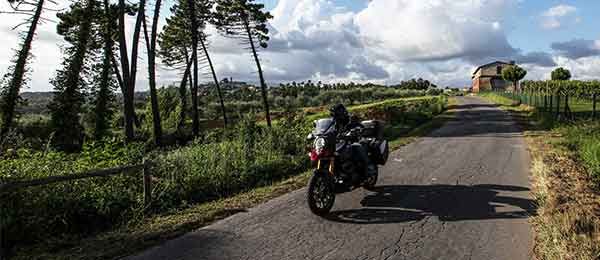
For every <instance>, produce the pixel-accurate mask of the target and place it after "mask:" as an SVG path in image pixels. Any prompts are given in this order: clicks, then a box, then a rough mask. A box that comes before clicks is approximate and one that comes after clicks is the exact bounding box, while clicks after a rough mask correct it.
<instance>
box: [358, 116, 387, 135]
mask: <svg viewBox="0 0 600 260" xmlns="http://www.w3.org/2000/svg"><path fill="white" fill-rule="evenodd" d="M361 124H362V125H363V126H364V128H363V132H362V135H363V136H364V137H370V138H377V139H383V122H382V121H377V120H368V121H362V122H361Z"/></svg>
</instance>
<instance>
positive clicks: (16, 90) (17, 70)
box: [0, 0, 44, 141]
mask: <svg viewBox="0 0 600 260" xmlns="http://www.w3.org/2000/svg"><path fill="white" fill-rule="evenodd" d="M9 2H10V3H15V1H13V0H11V1H9ZM43 7H44V0H40V1H38V2H37V4H36V5H35V13H34V14H33V16H32V17H31V25H30V26H29V29H28V31H27V34H26V35H25V36H24V37H23V43H22V44H20V46H19V47H20V48H19V51H18V52H17V54H16V57H15V59H14V60H13V61H12V62H13V63H14V64H13V65H11V66H9V68H8V70H9V72H8V73H7V74H5V75H4V77H3V78H2V81H0V87H1V89H0V115H1V119H0V141H2V139H3V138H4V136H5V135H6V134H8V132H9V131H10V130H11V127H12V124H13V120H14V119H15V109H16V107H17V106H18V105H19V104H20V101H22V100H21V96H20V95H19V94H20V91H21V88H22V86H23V85H24V84H25V82H26V79H27V78H26V75H27V72H28V70H27V62H28V61H29V58H30V51H31V46H32V42H33V37H34V36H35V32H36V28H37V26H38V23H39V21H40V17H41V15H42V10H43ZM19 11H20V12H22V13H27V12H30V11H21V10H19Z"/></svg>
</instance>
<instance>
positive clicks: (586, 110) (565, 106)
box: [491, 81, 600, 120]
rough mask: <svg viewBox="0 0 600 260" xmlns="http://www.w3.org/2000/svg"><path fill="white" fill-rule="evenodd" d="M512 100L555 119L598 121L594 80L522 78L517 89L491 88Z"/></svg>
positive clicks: (598, 87) (599, 90)
mask: <svg viewBox="0 0 600 260" xmlns="http://www.w3.org/2000/svg"><path fill="white" fill-rule="evenodd" d="M491 92H493V93H495V94H497V95H500V96H503V97H505V98H509V99H512V100H514V101H515V102H516V103H517V104H526V105H529V106H532V107H535V108H536V109H537V110H538V111H539V112H544V113H549V114H551V115H553V116H554V117H555V118H557V119H563V120H574V119H591V120H598V119H599V118H600V115H599V114H598V96H600V84H598V82H595V81H594V82H583V81H525V82H523V84H522V87H521V89H520V90H519V91H516V92H515V91H504V90H494V91H491Z"/></svg>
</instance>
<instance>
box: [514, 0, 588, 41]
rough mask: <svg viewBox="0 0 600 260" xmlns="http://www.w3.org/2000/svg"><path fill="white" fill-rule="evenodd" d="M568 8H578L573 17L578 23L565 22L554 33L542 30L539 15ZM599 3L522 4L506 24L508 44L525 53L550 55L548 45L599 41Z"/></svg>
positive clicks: (544, 0)
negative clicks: (584, 40) (578, 41)
mask: <svg viewBox="0 0 600 260" xmlns="http://www.w3.org/2000/svg"><path fill="white" fill-rule="evenodd" d="M561 4H562V5H565V4H566V5H571V6H574V7H576V8H577V10H576V11H575V15H576V16H577V17H579V18H580V19H581V21H580V22H579V23H572V22H567V24H566V25H565V26H564V27H561V28H558V29H556V30H552V31H548V30H544V29H543V28H541V27H540V25H539V19H540V13H541V12H543V11H544V10H548V9H550V8H552V7H553V6H558V5H561ZM599 11H600V1H596V0H576V1H560V0H525V1H522V2H521V3H520V4H519V5H518V7H517V8H516V12H515V14H514V16H515V17H514V18H513V19H510V20H509V21H508V24H509V25H510V27H509V28H508V39H509V42H510V43H512V44H514V45H515V46H518V47H519V48H522V49H524V50H527V51H535V50H539V51H550V43H552V42H558V41H565V40H571V39H575V38H581V39H588V38H593V39H598V38H600V30H599V28H600V27H598V26H599V25H600V19H599V18H598V12H599Z"/></svg>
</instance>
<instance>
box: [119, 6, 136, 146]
mask: <svg viewBox="0 0 600 260" xmlns="http://www.w3.org/2000/svg"><path fill="white" fill-rule="evenodd" d="M118 39H119V56H120V58H121V72H122V74H123V86H122V88H121V91H122V92H123V120H124V124H125V139H126V141H127V142H131V141H133V137H134V133H133V124H134V120H133V117H134V114H135V108H134V106H133V102H132V100H133V97H130V93H129V82H130V76H129V57H128V53H127V40H126V39H125V0H119V33H118Z"/></svg>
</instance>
